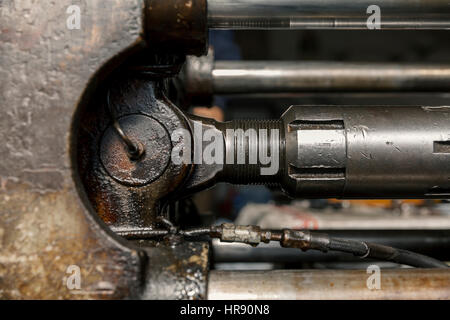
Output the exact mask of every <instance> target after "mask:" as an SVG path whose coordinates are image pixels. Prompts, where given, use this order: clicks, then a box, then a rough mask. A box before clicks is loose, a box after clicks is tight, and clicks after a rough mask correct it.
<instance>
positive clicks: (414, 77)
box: [190, 61, 450, 94]
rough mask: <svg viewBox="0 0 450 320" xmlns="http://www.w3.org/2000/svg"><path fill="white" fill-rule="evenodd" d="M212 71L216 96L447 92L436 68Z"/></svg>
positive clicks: (445, 78)
mask: <svg viewBox="0 0 450 320" xmlns="http://www.w3.org/2000/svg"><path fill="white" fill-rule="evenodd" d="M210 72H211V77H210V79H211V81H212V89H213V92H214V93H215V94H242V93H245V94H253V93H298V92H317V91H321V92H364V91H366V92H371V91H377V92H395V91H413V92H415V91H450V65H438V64H436V65H430V64H390V63H339V62H295V61H290V62H282V61H216V62H215V64H214V67H213V69H212V70H210ZM197 79H198V77H197V78H193V79H192V81H194V80H197ZM190 87H191V88H198V87H199V86H194V85H191V86H190Z"/></svg>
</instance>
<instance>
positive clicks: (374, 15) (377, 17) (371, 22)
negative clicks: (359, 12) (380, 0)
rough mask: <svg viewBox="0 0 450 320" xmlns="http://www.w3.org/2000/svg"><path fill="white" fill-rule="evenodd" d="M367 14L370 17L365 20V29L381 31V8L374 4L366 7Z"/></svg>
mask: <svg viewBox="0 0 450 320" xmlns="http://www.w3.org/2000/svg"><path fill="white" fill-rule="evenodd" d="M366 13H367V14H370V16H369V17H368V18H367V22H366V25H367V29H369V30H378V29H381V8H380V7H379V6H377V5H375V4H373V5H370V6H368V7H367V10H366Z"/></svg>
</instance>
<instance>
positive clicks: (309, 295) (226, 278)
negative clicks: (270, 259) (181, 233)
mask: <svg viewBox="0 0 450 320" xmlns="http://www.w3.org/2000/svg"><path fill="white" fill-rule="evenodd" d="M370 276H371V274H368V273H367V272H366V270H342V271H336V270H301V271H287V270H286V271H285V270H275V271H241V272H234V271H215V270H212V271H210V274H209V282H208V299H213V300H218V299H224V300H228V299H235V300H243V299H251V300H253V299H263V300H271V299H286V300H296V299H299V300H301V299H312V300H319V299H326V300H329V299H338V300H348V299H358V300H360V299H363V300H374V299H447V300H448V299H450V271H448V270H444V269H396V270H395V269H391V270H384V269H383V270H381V282H380V284H381V286H380V290H370V289H369V288H368V286H367V280H368V278H369V277H370Z"/></svg>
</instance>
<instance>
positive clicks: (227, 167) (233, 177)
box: [218, 120, 284, 185]
mask: <svg viewBox="0 0 450 320" xmlns="http://www.w3.org/2000/svg"><path fill="white" fill-rule="evenodd" d="M218 128H219V129H220V130H222V132H223V134H224V138H225V148H226V150H225V164H224V168H223V171H222V173H221V180H222V181H226V182H230V183H233V184H270V185H272V184H277V183H278V182H277V180H278V179H277V177H279V175H280V172H281V169H282V168H281V165H280V164H282V163H283V162H282V161H281V158H282V157H284V156H283V152H282V150H281V149H282V148H284V144H283V143H281V141H282V140H283V139H282V136H283V135H284V131H283V130H282V129H283V123H282V121H281V120H233V121H229V122H225V123H222V124H220V125H219V126H218ZM274 130H275V131H276V132H275V131H274ZM273 134H276V136H277V137H278V138H277V139H276V143H274V140H275V139H273V140H272V142H271V136H272V135H273ZM264 141H265V142H266V143H264ZM274 148H276V149H277V150H275V149H274ZM261 155H267V156H268V157H271V161H277V168H278V169H277V172H276V174H261V168H264V167H268V166H270V165H271V164H267V163H262V162H261ZM255 160H256V161H255Z"/></svg>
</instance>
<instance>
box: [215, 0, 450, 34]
mask: <svg viewBox="0 0 450 320" xmlns="http://www.w3.org/2000/svg"><path fill="white" fill-rule="evenodd" d="M373 5H376V6H377V8H375V7H374V6H373ZM374 10H375V11H374ZM377 10H378V11H377ZM378 12H379V17H380V20H379V22H380V24H379V26H380V28H381V29H450V3H449V2H448V1H446V0H418V1H411V0H395V1H393V0H379V1H376V2H374V1H372V0H319V1H317V0H235V1H230V0H208V26H209V28H214V29H369V26H368V19H369V18H370V17H371V16H372V14H374V13H375V14H377V13H378ZM369 20H370V19H369ZM371 21H372V20H370V21H369V22H371Z"/></svg>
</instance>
